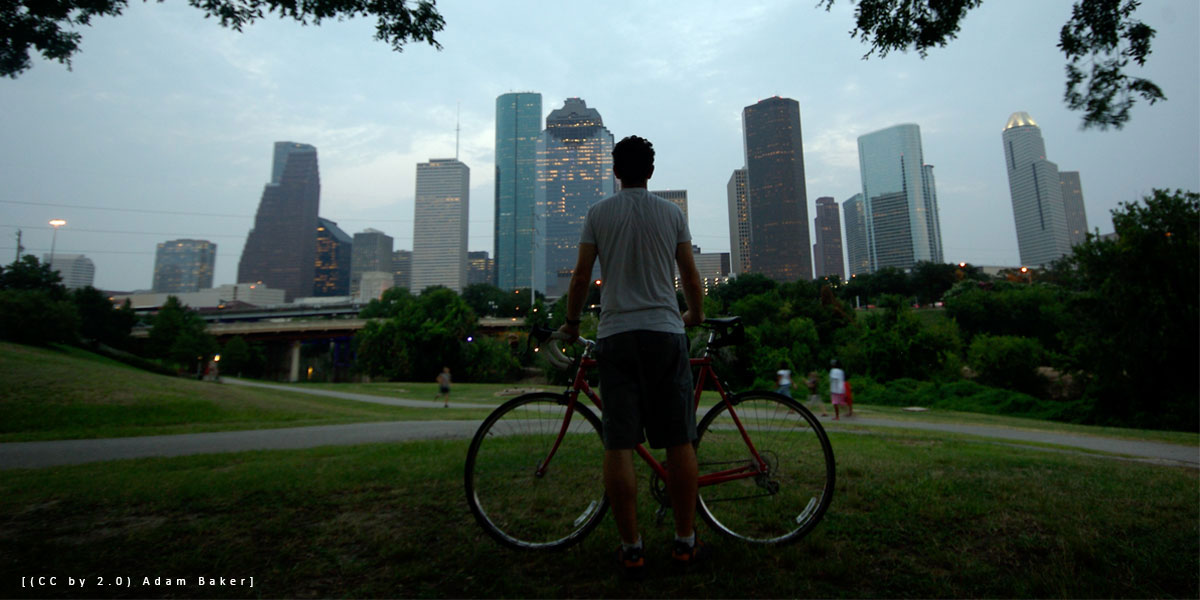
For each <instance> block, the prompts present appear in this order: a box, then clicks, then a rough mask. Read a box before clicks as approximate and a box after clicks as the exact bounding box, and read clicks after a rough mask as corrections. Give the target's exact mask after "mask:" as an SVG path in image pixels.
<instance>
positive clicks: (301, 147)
mask: <svg viewBox="0 0 1200 600" xmlns="http://www.w3.org/2000/svg"><path fill="white" fill-rule="evenodd" d="M320 203H321V178H320V174H319V172H318V167H317V149H316V148H315V147H313V146H310V145H308V144H296V143H293V142H275V156H274V161H273V163H272V169H271V181H270V182H269V183H267V185H266V186H265V187H264V188H263V193H262V200H261V201H260V202H259V205H258V213H257V214H256V215H255V217H254V228H253V229H251V230H250V234H249V235H248V236H247V237H246V246H245V249H244V250H242V258H241V260H240V261H239V262H238V278H237V280H238V283H255V282H259V281H261V282H262V283H264V284H266V285H267V287H270V288H274V289H281V290H283V291H284V293H285V295H286V298H287V299H288V300H291V299H292V298H299V297H303V296H307V295H309V294H310V293H311V292H312V289H313V281H314V278H315V271H316V262H317V238H316V236H315V235H313V232H315V231H316V230H317V225H318V223H317V218H318V217H317V210H318V209H319V208H320Z"/></svg>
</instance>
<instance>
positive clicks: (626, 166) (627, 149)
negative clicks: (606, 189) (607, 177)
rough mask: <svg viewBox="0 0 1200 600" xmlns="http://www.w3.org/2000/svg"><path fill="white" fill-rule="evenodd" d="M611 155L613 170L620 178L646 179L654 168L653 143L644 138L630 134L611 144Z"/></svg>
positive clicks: (631, 179)
mask: <svg viewBox="0 0 1200 600" xmlns="http://www.w3.org/2000/svg"><path fill="white" fill-rule="evenodd" d="M612 157H613V171H615V172H616V173H618V177H620V178H621V179H628V180H630V181H641V180H644V179H648V178H649V177H650V171H652V170H653V169H654V144H651V143H650V140H648V139H646V138H643V137H638V136H636V135H631V136H629V137H627V138H625V139H623V140H621V141H619V142H617V145H616V146H613V151H612Z"/></svg>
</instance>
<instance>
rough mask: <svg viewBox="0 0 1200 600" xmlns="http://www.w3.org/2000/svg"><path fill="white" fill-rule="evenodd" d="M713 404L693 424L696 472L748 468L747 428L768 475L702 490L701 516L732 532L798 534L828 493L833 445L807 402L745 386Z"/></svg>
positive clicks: (776, 540)
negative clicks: (800, 402) (742, 428)
mask: <svg viewBox="0 0 1200 600" xmlns="http://www.w3.org/2000/svg"><path fill="white" fill-rule="evenodd" d="M730 404H731V405H732V407H733V409H732V411H731V410H730V406H729V405H727V404H725V403H724V402H722V403H720V404H718V405H716V406H714V407H713V408H711V409H710V410H709V411H708V413H707V414H705V415H704V418H703V419H702V420H701V421H700V425H699V427H698V428H697V429H698V434H699V441H698V442H697V443H698V446H697V449H696V455H697V459H698V460H699V463H700V473H701V475H704V474H705V473H712V472H715V471H723V470H726V469H736V468H740V467H752V466H753V465H755V464H756V461H755V460H754V457H753V455H752V453H751V451H750V447H749V446H748V445H747V444H746V442H745V440H743V439H742V434H741V431H740V430H739V429H738V427H737V424H736V423H735V422H734V420H733V415H734V414H736V416H737V419H738V420H739V421H741V423H742V425H743V426H744V427H745V430H746V434H747V436H749V438H750V440H751V443H752V444H753V446H754V448H755V449H756V450H757V451H758V454H759V456H761V457H762V458H763V459H764V460H765V461H766V463H767V467H768V470H767V472H766V473H760V474H758V475H755V476H753V477H747V478H744V479H737V480H733V481H727V482H724V483H719V484H715V485H709V486H705V487H702V488H700V501H699V509H700V514H701V516H703V517H704V520H705V521H707V522H708V523H709V524H710V525H712V526H713V527H714V528H715V529H716V530H717V531H719V532H721V533H723V534H725V535H728V536H730V537H733V538H736V539H740V540H744V541H748V542H754V543H760V544H785V543H788V542H794V541H796V540H798V539H800V538H802V537H804V536H805V535H806V534H807V533H808V532H809V531H811V530H812V528H813V527H815V526H816V525H817V523H818V522H820V520H821V517H823V516H824V515H825V511H826V509H828V508H829V503H830V501H832V499H833V486H834V471H835V469H834V460H833V448H832V446H830V444H829V437H828V436H827V435H826V434H825V429H824V428H823V427H821V424H820V422H818V421H817V418H816V417H815V416H813V414H812V412H810V411H809V410H808V409H807V408H804V407H803V406H801V405H800V404H798V403H796V402H795V401H793V400H792V399H790V398H788V397H786V396H783V395H780V394H775V393H771V392H745V393H742V394H738V395H736V396H734V397H733V398H731V399H730Z"/></svg>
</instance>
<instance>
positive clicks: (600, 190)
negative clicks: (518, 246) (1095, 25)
mask: <svg viewBox="0 0 1200 600" xmlns="http://www.w3.org/2000/svg"><path fill="white" fill-rule="evenodd" d="M612 150H613V135H612V133H609V131H608V129H607V128H605V127H604V121H603V119H601V118H600V113H599V112H598V111H597V110H596V109H594V108H588V106H587V103H585V102H584V101H583V100H581V99H579V98H568V99H567V101H566V102H565V103H564V104H563V107H562V108H559V109H556V110H554V111H552V112H551V113H550V115H549V116H548V117H546V130H545V131H543V132H542V138H541V142H540V143H539V144H538V204H539V205H540V206H541V207H543V209H542V214H544V215H545V236H544V239H545V256H546V269H545V273H546V280H545V286H546V287H545V293H546V295H547V296H548V297H551V298H554V297H558V296H561V295H563V294H565V293H566V292H567V286H568V284H570V282H571V274H572V273H573V272H574V270H575V260H576V258H578V255H579V235H580V233H582V231H583V221H584V219H586V218H587V211H588V209H589V208H591V207H592V205H593V204H595V203H597V202H599V201H601V200H603V199H604V198H605V197H607V196H610V195H612V193H613V190H614V189H615V183H614V179H613V172H612ZM596 266H597V267H599V265H596ZM593 275H596V276H599V270H598V269H596V270H595V271H593Z"/></svg>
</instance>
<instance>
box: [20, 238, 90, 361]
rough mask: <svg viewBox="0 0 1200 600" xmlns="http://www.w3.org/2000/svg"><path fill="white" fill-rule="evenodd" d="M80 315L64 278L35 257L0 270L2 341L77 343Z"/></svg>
mask: <svg viewBox="0 0 1200 600" xmlns="http://www.w3.org/2000/svg"><path fill="white" fill-rule="evenodd" d="M78 329H79V315H78V314H77V312H76V310H75V307H74V306H73V305H72V304H71V303H70V302H69V301H68V300H67V289H66V288H65V287H63V284H62V277H61V276H60V275H59V274H58V273H57V272H55V271H52V270H50V265H48V264H43V263H41V262H40V261H38V259H37V257H35V256H33V255H32V254H26V255H25V256H23V257H21V260H18V261H15V262H13V263H12V264H11V265H9V266H8V267H2V266H0V338H2V339H6V340H11V341H14V342H17V343H21V344H52V343H58V342H65V343H70V342H74V341H75V340H76V337H77V331H78Z"/></svg>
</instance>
